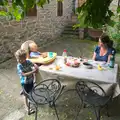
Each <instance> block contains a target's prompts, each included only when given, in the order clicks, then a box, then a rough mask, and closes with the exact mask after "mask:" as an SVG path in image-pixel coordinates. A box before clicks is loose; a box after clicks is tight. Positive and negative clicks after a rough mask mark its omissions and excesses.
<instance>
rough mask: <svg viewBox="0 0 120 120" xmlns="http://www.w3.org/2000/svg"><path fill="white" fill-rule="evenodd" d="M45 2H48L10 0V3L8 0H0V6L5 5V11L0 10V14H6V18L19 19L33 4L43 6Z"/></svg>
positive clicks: (46, 1) (41, 0) (47, 0)
mask: <svg viewBox="0 0 120 120" xmlns="http://www.w3.org/2000/svg"><path fill="white" fill-rule="evenodd" d="M46 3H49V0H12V3H10V2H9V0H1V1H0V6H4V7H6V8H7V11H0V15H2V16H6V17H7V18H8V19H16V20H20V19H22V18H24V16H25V14H26V12H27V11H28V10H29V9H30V8H33V7H34V5H36V4H37V6H40V7H43V5H44V4H46Z"/></svg>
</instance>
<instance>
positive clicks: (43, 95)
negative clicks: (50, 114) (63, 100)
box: [27, 79, 65, 120]
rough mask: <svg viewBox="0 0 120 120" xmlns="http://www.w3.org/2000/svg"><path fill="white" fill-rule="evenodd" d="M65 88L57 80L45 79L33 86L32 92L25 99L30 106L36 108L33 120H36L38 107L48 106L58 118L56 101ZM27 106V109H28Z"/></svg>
mask: <svg viewBox="0 0 120 120" xmlns="http://www.w3.org/2000/svg"><path fill="white" fill-rule="evenodd" d="M64 87H65V86H61V83H60V82H59V80H57V79H47V80H43V81H42V82H40V83H39V84H37V85H35V86H34V88H33V90H32V91H31V92H30V93H29V94H27V98H28V99H29V100H30V102H29V103H30V104H33V105H34V106H35V108H36V112H35V120H37V111H38V106H39V105H45V104H49V106H50V107H53V108H54V110H55V113H56V116H57V119H58V120H59V117H58V112H57V109H56V100H57V99H58V98H59V96H60V94H61V93H62V91H63V89H64ZM30 104H29V108H30Z"/></svg>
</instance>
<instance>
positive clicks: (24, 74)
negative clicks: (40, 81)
mask: <svg viewBox="0 0 120 120" xmlns="http://www.w3.org/2000/svg"><path fill="white" fill-rule="evenodd" d="M35 72H36V69H35V70H32V71H30V72H27V73H24V72H22V75H23V76H29V75H31V74H33V73H35Z"/></svg>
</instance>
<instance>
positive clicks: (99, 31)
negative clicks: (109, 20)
mask: <svg viewBox="0 0 120 120" xmlns="http://www.w3.org/2000/svg"><path fill="white" fill-rule="evenodd" d="M102 33H103V31H102V29H93V28H88V34H89V35H90V36H91V37H93V38H95V39H96V38H99V37H100V36H101V35H102Z"/></svg>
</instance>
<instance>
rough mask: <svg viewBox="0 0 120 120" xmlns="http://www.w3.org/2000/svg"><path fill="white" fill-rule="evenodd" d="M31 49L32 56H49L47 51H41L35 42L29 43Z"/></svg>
mask: <svg viewBox="0 0 120 120" xmlns="http://www.w3.org/2000/svg"><path fill="white" fill-rule="evenodd" d="M29 51H30V54H29V56H30V57H40V56H41V57H44V58H45V57H47V53H40V52H39V51H38V46H37V44H36V43H34V42H33V43H30V44H29Z"/></svg>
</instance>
